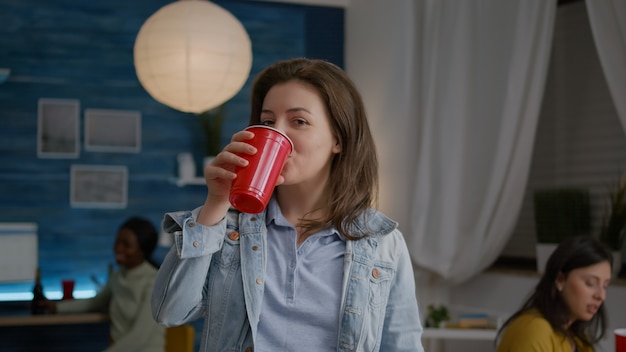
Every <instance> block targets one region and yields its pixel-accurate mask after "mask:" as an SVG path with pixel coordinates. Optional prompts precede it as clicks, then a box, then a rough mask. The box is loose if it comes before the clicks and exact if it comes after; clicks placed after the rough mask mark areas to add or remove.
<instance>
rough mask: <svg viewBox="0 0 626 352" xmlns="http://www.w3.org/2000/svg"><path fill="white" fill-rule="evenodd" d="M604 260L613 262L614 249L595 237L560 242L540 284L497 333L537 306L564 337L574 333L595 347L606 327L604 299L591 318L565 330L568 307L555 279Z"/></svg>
mask: <svg viewBox="0 0 626 352" xmlns="http://www.w3.org/2000/svg"><path fill="white" fill-rule="evenodd" d="M605 261H608V262H609V265H612V263H613V256H612V254H611V251H610V250H609V249H608V248H607V247H606V246H605V245H604V244H603V243H602V242H600V241H599V240H598V239H596V238H594V237H592V236H576V237H571V238H568V239H566V240H564V241H563V242H561V243H560V244H559V246H558V247H557V248H556V249H555V251H554V252H553V253H552V255H550V258H549V259H548V262H547V264H546V269H545V272H544V274H543V276H542V277H541V279H540V280H539V283H537V286H536V287H535V291H534V292H533V293H532V294H531V296H530V297H529V298H528V299H527V300H526V302H524V304H523V305H522V308H521V309H520V310H518V311H517V312H516V313H515V314H513V315H512V316H511V317H510V318H509V319H508V320H507V321H506V322H505V323H504V324H503V325H502V327H501V328H500V331H499V332H498V335H500V334H501V333H502V332H503V331H504V329H505V327H506V326H507V325H508V324H509V323H511V322H512V321H513V320H514V319H515V318H517V317H518V316H519V315H521V314H523V313H525V312H527V311H529V310H531V309H537V310H538V311H539V312H540V313H541V315H542V316H543V317H544V318H545V319H546V320H547V321H548V322H549V323H550V325H551V326H552V329H554V331H558V332H560V333H562V334H563V335H565V336H567V335H572V336H575V337H577V338H579V339H580V340H581V341H582V342H583V343H584V344H585V345H587V346H592V345H593V344H594V343H596V342H598V341H599V340H600V339H602V337H603V336H604V334H605V331H606V328H607V317H606V311H605V308H604V302H602V305H601V306H600V308H599V309H598V312H597V313H596V314H595V315H594V316H593V318H592V319H591V320H589V321H582V320H577V321H575V322H573V323H572V324H571V325H570V326H569V329H568V330H565V329H564V326H565V325H566V324H567V322H568V320H569V310H568V307H567V305H566V304H565V302H564V301H563V299H562V298H561V295H560V293H559V292H558V290H557V287H556V280H557V277H558V276H559V274H562V275H564V276H565V277H567V275H569V273H570V272H571V271H572V270H575V269H578V268H585V267H588V266H591V265H595V264H598V263H602V262H605ZM496 341H497V339H496Z"/></svg>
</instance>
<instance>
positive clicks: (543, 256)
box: [535, 243, 558, 274]
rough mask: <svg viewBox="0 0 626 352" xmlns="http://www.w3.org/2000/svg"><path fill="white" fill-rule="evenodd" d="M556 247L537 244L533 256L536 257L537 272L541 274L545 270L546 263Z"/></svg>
mask: <svg viewBox="0 0 626 352" xmlns="http://www.w3.org/2000/svg"><path fill="white" fill-rule="evenodd" d="M557 246H558V244H557V243H537V245H536V247H535V254H536V256H537V272H538V273H539V274H543V272H544V271H545V269H546V263H548V259H549V258H550V255H552V252H554V250H555V249H556V247H557Z"/></svg>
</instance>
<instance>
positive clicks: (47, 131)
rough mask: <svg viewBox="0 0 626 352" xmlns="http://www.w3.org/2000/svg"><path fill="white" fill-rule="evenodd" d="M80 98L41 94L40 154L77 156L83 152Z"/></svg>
mask: <svg viewBox="0 0 626 352" xmlns="http://www.w3.org/2000/svg"><path fill="white" fill-rule="evenodd" d="M79 114H80V102H79V101H78V100H76V99H52V98H40V99H39V101H38V104H37V157H38V158H57V159H63V158H64V159H76V158H78V155H79V154H80V142H79V130H80V129H79V127H80V126H79V124H80V121H79V118H78V117H79Z"/></svg>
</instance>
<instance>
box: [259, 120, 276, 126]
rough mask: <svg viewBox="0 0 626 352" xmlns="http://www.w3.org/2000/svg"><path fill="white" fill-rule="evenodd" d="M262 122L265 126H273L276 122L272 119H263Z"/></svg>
mask: <svg viewBox="0 0 626 352" xmlns="http://www.w3.org/2000/svg"><path fill="white" fill-rule="evenodd" d="M261 124H262V125H264V126H271V125H273V124H274V121H272V120H263V121H261Z"/></svg>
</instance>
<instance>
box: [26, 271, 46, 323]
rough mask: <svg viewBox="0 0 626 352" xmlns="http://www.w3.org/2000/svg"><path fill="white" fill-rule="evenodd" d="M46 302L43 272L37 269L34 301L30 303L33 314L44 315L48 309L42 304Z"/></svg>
mask: <svg viewBox="0 0 626 352" xmlns="http://www.w3.org/2000/svg"><path fill="white" fill-rule="evenodd" d="M45 300H46V296H45V295H44V293H43V285H42V284H41V270H39V268H37V271H36V272H35V286H33V300H32V301H31V302H30V311H31V312H32V313H33V314H44V313H45V312H46V307H45V306H44V305H43V304H42V303H43V301H45Z"/></svg>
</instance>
